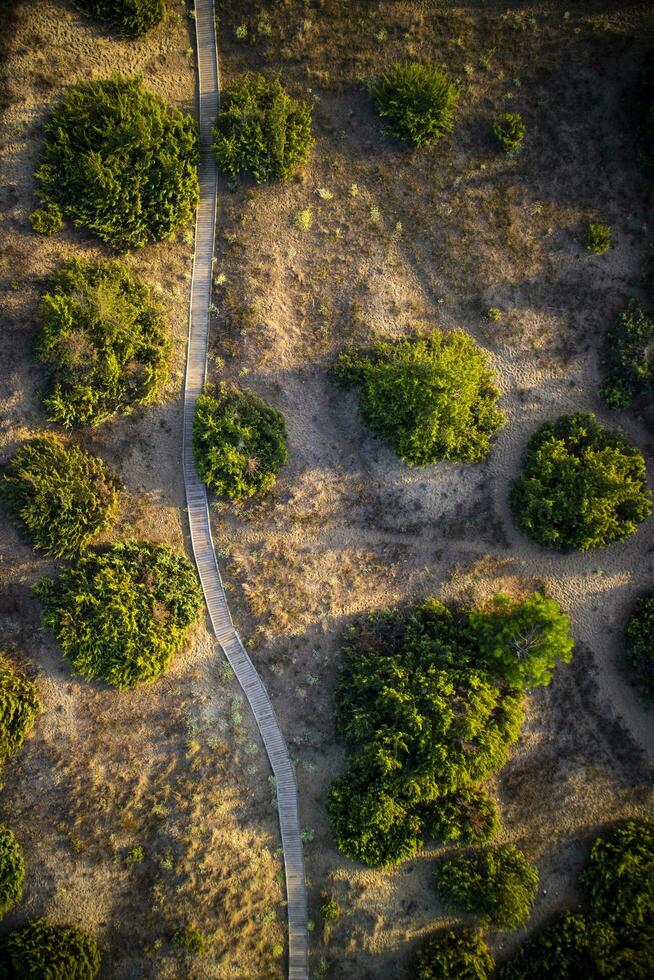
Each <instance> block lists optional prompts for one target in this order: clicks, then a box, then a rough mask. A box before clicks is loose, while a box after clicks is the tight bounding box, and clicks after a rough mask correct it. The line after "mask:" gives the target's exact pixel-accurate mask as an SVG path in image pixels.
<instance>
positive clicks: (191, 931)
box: [173, 924, 207, 956]
mask: <svg viewBox="0 0 654 980" xmlns="http://www.w3.org/2000/svg"><path fill="white" fill-rule="evenodd" d="M173 946H178V947H179V949H183V950H184V952H185V953H190V954H191V955H193V956H199V955H200V954H201V953H204V951H205V949H206V948H207V938H206V936H205V935H204V933H203V932H202V930H201V929H198V927H197V926H196V925H193V924H191V925H187V926H183V927H182V928H181V929H177V930H176V931H175V932H174V933H173Z"/></svg>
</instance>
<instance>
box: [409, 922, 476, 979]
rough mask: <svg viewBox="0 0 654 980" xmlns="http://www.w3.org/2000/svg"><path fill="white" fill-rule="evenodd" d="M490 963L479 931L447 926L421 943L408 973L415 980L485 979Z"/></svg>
mask: <svg viewBox="0 0 654 980" xmlns="http://www.w3.org/2000/svg"><path fill="white" fill-rule="evenodd" d="M493 966H494V963H493V958H492V956H491V955H490V952H489V950H488V946H487V945H486V943H485V941H484V937H483V935H482V933H481V932H478V931H476V930H473V929H450V930H447V931H445V930H443V931H442V932H436V933H434V934H433V935H431V936H429V937H428V938H427V939H426V940H425V941H424V942H423V943H422V944H421V946H420V947H419V949H418V953H417V955H416V962H415V968H414V971H413V973H412V974H411V975H412V977H413V978H415V980H486V978H487V977H489V976H490V975H491V973H492V971H493Z"/></svg>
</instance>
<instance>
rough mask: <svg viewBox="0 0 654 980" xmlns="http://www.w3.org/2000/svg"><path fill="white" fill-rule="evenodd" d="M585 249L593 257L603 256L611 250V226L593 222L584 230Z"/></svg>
mask: <svg viewBox="0 0 654 980" xmlns="http://www.w3.org/2000/svg"><path fill="white" fill-rule="evenodd" d="M586 248H587V249H588V251H589V252H593V253H594V254H595V255H604V254H605V253H606V252H608V250H609V249H610V248H611V226H610V225H603V224H600V223H598V222H595V221H591V223H590V224H589V225H588V227H587V228H586Z"/></svg>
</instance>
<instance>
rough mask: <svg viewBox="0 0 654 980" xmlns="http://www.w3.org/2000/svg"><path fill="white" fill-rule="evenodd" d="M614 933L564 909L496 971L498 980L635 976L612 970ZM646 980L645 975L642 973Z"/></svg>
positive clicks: (564, 979)
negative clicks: (562, 912)
mask: <svg viewBox="0 0 654 980" xmlns="http://www.w3.org/2000/svg"><path fill="white" fill-rule="evenodd" d="M616 942H617V940H616V936H615V933H614V931H613V929H612V928H611V926H609V925H606V924H605V923H601V922H596V921H595V920H593V919H591V918H588V917H587V916H585V915H572V914H571V913H569V912H566V913H565V915H562V916H561V917H560V918H559V919H556V920H555V921H554V922H552V923H551V924H550V925H549V926H548V927H547V928H545V929H544V930H543V931H542V932H540V933H538V934H537V935H536V936H535V937H534V938H533V939H529V940H528V941H527V942H526V943H523V945H522V946H520V948H519V949H518V951H517V952H516V953H515V954H514V955H513V956H512V957H511V959H509V960H508V961H507V962H505V963H503V964H502V965H501V966H500V968H499V970H498V977H499V980H545V978H547V977H552V978H554V977H556V980H579V978H580V977H584V978H587V980H599V978H600V977H606V978H607V980H608V978H610V977H619V976H624V977H628V976H632V977H633V976H635V975H634V974H629V973H624V974H623V973H622V972H621V971H618V972H617V973H614V972H613V970H612V964H613V963H614V958H613V957H614V952H615V947H616ZM642 977H643V980H645V977H646V975H645V974H643V975H642Z"/></svg>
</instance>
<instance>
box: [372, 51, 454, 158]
mask: <svg viewBox="0 0 654 980" xmlns="http://www.w3.org/2000/svg"><path fill="white" fill-rule="evenodd" d="M368 90H369V92H370V95H371V97H372V101H373V103H374V106H375V109H376V110H377V113H378V115H379V117H380V119H381V120H382V122H383V123H384V127H383V132H384V133H386V135H388V136H395V137H396V138H397V139H401V140H404V141H405V142H407V143H413V144H414V146H428V145H430V144H431V143H434V142H435V141H436V140H438V139H440V138H441V136H444V135H445V133H451V132H452V129H453V128H454V111H455V109H456V104H457V101H458V92H457V89H456V86H455V85H453V84H452V82H450V81H449V79H448V78H447V75H445V74H444V73H443V72H442V71H440V70H439V69H438V68H436V67H434V65H426V64H421V63H420V62H409V63H408V64H403V63H396V64H394V65H392V66H391V67H390V68H389V69H388V70H387V71H385V72H383V73H382V74H381V75H379V76H377V77H376V78H373V79H372V80H371V81H370V83H369V85H368Z"/></svg>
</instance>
